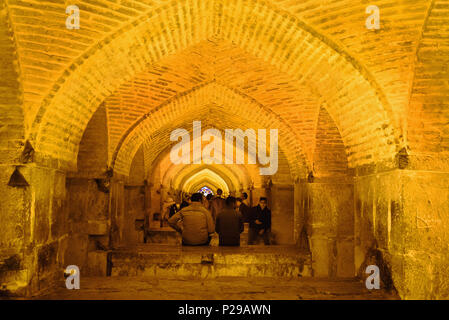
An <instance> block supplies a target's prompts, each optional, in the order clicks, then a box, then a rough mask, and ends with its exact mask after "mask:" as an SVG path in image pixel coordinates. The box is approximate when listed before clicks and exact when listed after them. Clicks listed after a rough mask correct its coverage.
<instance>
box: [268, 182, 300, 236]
mask: <svg viewBox="0 0 449 320" xmlns="http://www.w3.org/2000/svg"><path fill="white" fill-rule="evenodd" d="M270 208H271V215H272V218H271V220H272V221H271V222H272V227H271V230H272V233H273V237H274V241H275V243H276V244H294V243H295V241H294V236H293V230H294V187H293V186H292V185H276V184H275V185H272V186H271V207H270Z"/></svg>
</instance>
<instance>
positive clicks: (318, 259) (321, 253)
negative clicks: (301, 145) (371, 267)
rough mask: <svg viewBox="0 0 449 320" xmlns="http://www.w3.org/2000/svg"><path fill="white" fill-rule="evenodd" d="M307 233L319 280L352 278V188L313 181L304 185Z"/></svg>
mask: <svg viewBox="0 0 449 320" xmlns="http://www.w3.org/2000/svg"><path fill="white" fill-rule="evenodd" d="M307 188H308V202H309V208H308V210H309V212H308V217H307V221H308V222H307V224H308V228H307V233H308V236H309V240H310V250H311V253H312V268H313V271H314V275H315V276H318V277H353V276H355V271H354V213H353V212H354V211H353V184H352V183H348V182H345V181H338V180H337V181H335V180H332V179H318V178H315V179H314V181H313V182H308V183H307Z"/></svg>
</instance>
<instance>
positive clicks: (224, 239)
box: [215, 196, 244, 246]
mask: <svg viewBox="0 0 449 320" xmlns="http://www.w3.org/2000/svg"><path fill="white" fill-rule="evenodd" d="M236 206H237V204H236V198H234V197H231V196H229V197H227V198H226V204H225V207H224V208H223V209H222V210H221V211H220V212H219V213H218V215H217V221H216V223H215V231H216V232H217V233H218V236H219V245H220V246H240V233H242V232H243V229H244V227H243V217H242V215H241V214H240V213H239V212H238V211H237V210H236V209H237V207H236Z"/></svg>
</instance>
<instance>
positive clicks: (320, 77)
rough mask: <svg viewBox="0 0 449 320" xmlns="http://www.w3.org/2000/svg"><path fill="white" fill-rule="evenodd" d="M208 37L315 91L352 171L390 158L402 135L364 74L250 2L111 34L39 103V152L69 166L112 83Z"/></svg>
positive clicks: (185, 9) (158, 15)
mask: <svg viewBox="0 0 449 320" xmlns="http://www.w3.org/2000/svg"><path fill="white" fill-rule="evenodd" d="M211 35H218V36H219V37H222V38H225V39H228V40H230V41H233V42H235V43H237V44H238V45H240V46H241V47H242V48H244V49H246V50H248V51H249V52H251V53H253V54H254V55H255V56H257V57H262V58H264V59H265V60H266V61H267V63H271V64H273V65H275V66H277V67H278V68H279V69H280V70H283V71H285V72H287V73H289V74H291V75H292V76H294V77H296V78H297V79H299V80H300V81H303V82H306V83H307V84H308V85H310V86H312V87H314V88H316V89H317V90H318V92H319V93H320V94H321V95H322V96H323V97H324V99H325V100H326V102H327V105H328V106H329V110H328V111H329V113H330V114H331V116H332V117H333V118H334V119H335V121H336V123H337V126H338V127H339V129H340V131H341V133H342V137H343V140H344V142H345V145H346V146H347V147H348V148H349V149H350V151H349V153H348V155H349V161H350V163H351V164H352V165H353V166H356V165H362V164H365V163H370V162H373V161H376V160H381V158H382V159H383V158H388V159H390V158H393V157H394V155H395V152H396V144H397V142H398V141H397V140H398V138H397V136H398V134H399V133H398V131H397V130H395V127H396V126H395V124H394V123H392V122H393V120H392V119H393V118H392V117H391V108H390V107H389V105H388V103H387V101H386V99H384V98H383V94H382V92H381V91H380V89H379V88H378V86H377V85H376V83H375V81H374V80H373V79H372V77H371V76H370V74H369V72H367V71H366V70H365V69H364V68H363V67H362V66H361V65H360V64H358V63H357V61H356V60H355V59H353V57H350V56H348V55H347V54H346V53H345V52H344V50H341V49H340V48H338V46H337V45H335V44H334V43H332V42H331V41H330V40H329V39H327V38H325V37H324V36H323V35H321V34H318V33H317V32H315V31H314V30H313V29H312V28H310V27H308V26H307V25H306V24H304V23H303V22H301V21H299V20H298V19H297V18H295V17H293V16H291V15H289V14H288V13H287V12H283V11H280V10H278V9H276V8H275V7H273V6H270V5H267V4H266V3H265V2H262V1H250V0H248V1H238V0H233V1H226V2H222V1H219V0H216V1H199V0H191V1H177V2H170V3H168V4H167V5H165V6H163V7H161V8H159V9H157V10H155V11H151V12H149V13H145V14H144V15H142V16H140V17H139V18H137V19H135V20H134V21H133V22H131V23H130V24H128V25H125V26H124V27H122V28H121V29H120V30H119V31H117V32H115V33H113V34H111V35H110V36H109V37H107V38H106V39H105V40H104V41H103V42H101V43H99V44H98V45H96V46H95V48H92V49H91V50H89V51H87V52H86V53H85V54H84V55H83V56H82V57H80V58H79V59H78V60H77V61H76V62H75V63H74V64H72V67H71V68H69V69H68V70H66V71H65V73H64V76H63V77H61V78H60V79H59V80H58V81H57V83H56V84H55V85H54V87H53V90H52V91H51V92H50V94H49V95H48V96H47V98H46V99H44V101H43V104H42V106H41V108H40V110H39V112H38V114H37V116H36V119H35V122H34V125H33V128H32V131H31V134H30V138H31V139H33V140H35V144H36V149H37V150H38V151H40V152H42V153H44V154H46V155H48V156H52V157H55V158H58V159H61V160H63V161H67V162H70V161H73V159H74V158H75V157H74V154H76V152H77V148H78V144H79V141H80V139H81V135H82V132H83V130H84V128H85V126H86V124H87V121H88V119H89V118H90V117H91V115H92V114H93V112H94V111H95V109H96V108H97V107H98V104H99V103H100V102H101V101H103V100H104V98H105V97H106V96H108V95H109V94H110V93H111V92H112V91H113V90H114V89H115V88H116V87H117V85H116V82H117V79H120V81H123V80H126V79H130V78H131V77H132V76H133V75H134V74H135V73H136V72H139V71H142V70H144V69H145V68H147V67H148V64H151V63H154V62H157V61H158V60H160V59H161V58H162V57H164V56H166V55H168V54H171V53H175V52H176V51H178V50H180V49H182V48H186V47H187V46H189V45H191V44H193V43H196V42H198V41H200V40H202V39H207V38H208V37H210V36H211ZM105 61H108V65H107V66H105V65H104V64H105ZM72 70H73V71H72ZM348 79H350V80H348ZM361 116H362V117H363V118H360V117H361ZM354 119H358V121H354Z"/></svg>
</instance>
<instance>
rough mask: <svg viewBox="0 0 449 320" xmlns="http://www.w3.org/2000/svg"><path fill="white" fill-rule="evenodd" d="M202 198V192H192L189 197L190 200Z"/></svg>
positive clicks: (197, 200)
mask: <svg viewBox="0 0 449 320" xmlns="http://www.w3.org/2000/svg"><path fill="white" fill-rule="evenodd" d="M202 200H203V194H202V193H199V192H197V193H194V194H192V196H191V197H190V201H191V202H201V201H202Z"/></svg>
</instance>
